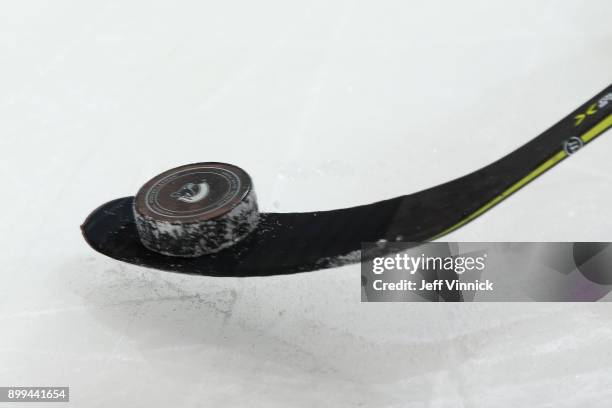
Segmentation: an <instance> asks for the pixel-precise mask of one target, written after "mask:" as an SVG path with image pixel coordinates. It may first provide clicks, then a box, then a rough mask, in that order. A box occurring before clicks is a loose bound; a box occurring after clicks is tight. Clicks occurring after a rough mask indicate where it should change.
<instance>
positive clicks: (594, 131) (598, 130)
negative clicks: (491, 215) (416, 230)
mask: <svg viewBox="0 0 612 408" xmlns="http://www.w3.org/2000/svg"><path fill="white" fill-rule="evenodd" d="M610 126H612V115H608V116H607V117H606V118H605V119H604V120H602V121H601V122H599V123H598V124H597V125H595V126H594V127H593V128H591V129H590V130H589V131H588V132H586V133H585V134H584V135H582V136H581V137H580V139H581V140H582V141H583V142H584V143H588V142H589V141H591V140H593V139H594V138H596V137H597V136H599V135H600V134H602V133H603V132H605V131H606V130H607V129H608V128H609V127H610ZM566 157H567V153H565V150H561V151H559V152H557V153H555V155H554V156H553V157H551V158H550V159H548V160H546V161H545V162H544V163H542V164H540V165H539V166H538V167H536V168H535V169H534V170H532V171H531V172H530V173H529V174H527V175H526V176H525V177H523V178H522V179H520V180H519V181H517V182H516V183H514V184H513V185H511V186H510V187H509V188H508V189H506V190H504V191H503V192H502V193H501V194H500V195H498V196H497V197H495V198H494V199H492V200H491V201H489V202H488V203H486V204H485V205H483V206H482V207H480V208H479V209H477V210H476V211H474V212H473V213H472V214H470V215H468V216H467V217H465V218H464V219H462V220H461V221H459V222H458V223H457V224H455V225H453V226H452V227H450V228H447V229H446V230H444V231H442V232H441V233H439V234H438V235H436V236H434V237H433V238H431V239H430V240H431V241H433V240H436V239H438V238H440V237H442V236H444V235H446V234H448V233H450V232H452V231H454V230H456V229H457V228H460V227H462V226H464V225H465V224H467V223H468V222H470V221H472V220H473V219H475V218H477V217H479V216H480V215H482V214H483V213H485V212H487V211H488V210H490V209H491V208H493V207H495V206H496V205H497V204H499V203H500V202H501V201H503V200H504V199H506V198H507V197H508V196H510V195H511V194H513V193H515V192H516V191H518V190H519V189H521V188H522V187H524V186H525V185H526V184H528V183H529V182H530V181H532V180H533V179H535V178H536V177H538V176H540V175H541V174H542V173H544V172H545V171H546V170H548V169H550V168H551V167H553V166H555V165H556V164H557V163H559V162H560V161H561V160H563V159H565V158H566Z"/></svg>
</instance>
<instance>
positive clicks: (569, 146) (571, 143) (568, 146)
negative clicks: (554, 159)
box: [563, 136, 584, 155]
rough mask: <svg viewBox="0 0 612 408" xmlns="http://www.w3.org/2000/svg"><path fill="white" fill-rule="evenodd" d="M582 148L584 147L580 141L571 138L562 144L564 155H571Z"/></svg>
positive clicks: (573, 137) (576, 138)
mask: <svg viewBox="0 0 612 408" xmlns="http://www.w3.org/2000/svg"><path fill="white" fill-rule="evenodd" d="M582 146H584V142H583V141H582V139H580V138H579V137H576V136H572V137H570V138H569V139H567V140H566V141H565V142H564V143H563V150H565V153H567V154H568V155H571V154H574V153H576V152H577V151H578V150H580V148H581V147H582Z"/></svg>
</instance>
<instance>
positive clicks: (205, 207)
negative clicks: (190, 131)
mask: <svg viewBox="0 0 612 408" xmlns="http://www.w3.org/2000/svg"><path fill="white" fill-rule="evenodd" d="M249 189H250V183H248V182H247V180H245V179H244V176H241V175H239V174H237V173H236V172H234V171H233V169H231V168H229V167H221V166H219V167H216V166H213V165H211V166H197V167H195V166H194V167H188V168H179V169H176V170H175V171H172V172H170V173H166V174H164V175H163V176H162V177H159V178H158V179H157V180H155V181H154V182H153V183H151V184H150V185H149V186H148V187H147V189H146V190H145V192H144V193H145V194H144V200H143V201H144V205H145V207H146V210H147V211H148V212H149V213H152V214H155V215H157V216H163V217H168V218H173V219H177V220H179V219H183V218H193V217H197V218H198V219H200V218H204V219H207V218H209V217H215V216H217V215H218V214H221V213H225V212H227V211H229V210H230V209H231V208H233V206H235V205H236V204H237V203H239V202H240V201H241V200H242V199H243V198H244V196H245V194H246V193H248V191H249Z"/></svg>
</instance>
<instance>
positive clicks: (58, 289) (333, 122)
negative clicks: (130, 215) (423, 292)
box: [0, 0, 612, 408]
mask: <svg viewBox="0 0 612 408" xmlns="http://www.w3.org/2000/svg"><path fill="white" fill-rule="evenodd" d="M611 16H612V2H610V1H609V0H592V1H589V2H585V1H578V0H567V1H539V2H538V1H531V0H520V1H518V0H517V1H511V2H510V1H506V2H502V1H475V0H464V1H460V2H459V1H456V2H454V1H385V0H382V1H369V2H366V1H331V0H326V1H321V0H313V1H304V2H289V1H280V0H276V1H272V0H261V1H257V2H254V1H245V0H237V1H230V2H222V1H215V2H210V1H182V2H176V1H158V0H155V1H133V0H127V1H126V0H124V1H117V0H111V1H105V2H102V1H100V2H86V1H77V0H55V1H41V0H32V1H21V2H20V1H12V2H3V3H2V4H1V5H0V176H1V177H0V181H1V183H0V186H1V187H0V202H1V204H0V206H1V207H0V208H1V210H2V211H0V225H1V226H2V229H1V231H0V265H2V266H1V267H0V279H1V280H0V386H10V385H56V386H70V387H71V400H72V402H71V403H70V406H74V407H170V406H176V407H196V406H205V407H243V406H249V407H267V408H269V407H316V406H329V407H332V406H333V407H436V408H439V407H553V406H554V407H556V408H558V407H582V406H588V407H609V406H610V405H611V403H610V400H611V399H612V388H611V387H610V378H612V368H611V365H612V352H611V351H610V343H611V341H612V306H610V305H609V304H606V303H601V304H535V303H531V304H529V303H528V304H488V303H476V304H459V305H457V304H361V303H360V291H359V267H358V266H349V267H343V268H338V269H333V270H325V271H320V272H314V273H305V274H300V275H294V276H281V277H270V278H253V279H221V278H208V277H198V276H184V275H178V274H170V273H163V272H159V271H155V270H149V269H145V268H141V267H136V266H132V265H127V264H122V263H120V262H117V261H115V260H113V259H109V258H106V257H104V256H102V255H100V254H98V253H96V252H94V251H92V250H91V249H90V248H89V247H88V246H87V245H86V243H85V242H84V241H83V239H82V237H81V234H80V231H79V225H80V223H81V222H82V221H83V220H84V218H85V217H86V215H87V214H88V213H89V212H90V211H91V210H93V209H94V208H95V207H96V206H98V205H99V204H101V203H103V202H105V201H108V200H110V199H113V198H116V197H121V196H126V195H132V194H134V193H135V192H136V191H137V189H138V188H139V187H140V185H141V184H142V183H143V182H144V181H146V180H148V179H149V178H150V177H151V176H153V175H155V174H157V173H159V172H161V171H163V170H166V169H168V168H171V167H174V166H177V165H181V164H185V163H190V162H197V161H227V162H230V163H235V164H237V165H239V166H241V167H243V168H245V169H246V170H247V171H249V172H250V174H251V175H252V176H253V178H254V181H255V185H256V189H257V193H258V198H259V203H260V206H261V208H262V210H264V211H308V210H313V209H331V208H339V207H343V206H350V205H356V204H362V203H368V202H372V201H376V200H380V199H383V198H389V197H393V196H396V195H398V194H403V193H408V192H413V191H418V190H419V189H422V188H425V187H429V186H432V185H436V184H439V183H441V182H443V181H446V180H449V179H451V178H454V177H456V176H458V175H461V174H464V173H466V172H469V171H472V170H474V169H476V168H479V167H481V166H483V165H485V164H487V163H488V162H490V161H491V160H494V159H496V158H499V157H501V156H503V155H505V154H506V153H508V152H509V151H510V150H512V149H514V148H516V147H518V146H519V145H521V144H522V143H524V142H526V141H528V140H530V139H531V138H532V137H534V136H536V135H537V134H538V133H540V132H541V131H543V130H544V129H546V128H547V127H549V126H550V125H552V124H553V123H555V122H556V121H557V120H558V119H560V118H561V117H563V116H565V115H566V114H568V113H569V112H570V111H571V110H573V109H574V108H575V107H577V106H578V105H579V104H581V103H582V102H583V101H585V100H586V99H588V98H590V97H591V96H592V95H594V94H595V93H596V92H598V91H599V90H601V89H603V88H604V87H605V86H607V85H608V84H609V83H610V80H611V79H612V75H611V73H612V52H611V51H612V24H610V17H611ZM611 151H612V134H610V133H608V134H605V135H603V136H602V137H600V138H599V139H598V140H596V141H594V142H593V144H592V145H590V146H588V147H587V148H585V149H584V150H583V151H580V152H579V153H578V154H576V155H575V156H574V157H572V158H571V160H567V161H565V162H564V163H562V164H561V165H559V166H558V167H556V168H554V169H553V170H551V171H550V172H549V173H547V174H546V175H544V176H543V177H542V178H540V179H538V180H537V181H535V182H534V183H532V184H531V185H529V186H528V187H526V188H525V189H523V190H522V191H520V192H519V193H517V195H515V196H513V197H512V198H510V199H509V200H507V201H506V202H504V203H502V204H501V205H499V206H498V207H497V208H495V209H494V210H493V211H491V212H489V213H487V214H485V215H484V216H482V217H481V218H479V219H478V220H476V221H474V222H472V223H471V224H469V225H468V226H466V227H464V228H462V229H460V230H458V231H457V232H455V233H453V234H452V235H451V236H449V237H448V239H451V240H460V241H461V240H463V241H511V240H516V241H521V240H524V241H581V240H585V241H599V240H601V241H612V216H611V215H612V213H611V211H612V210H611V209H612V205H611V204H612V188H610V187H611V182H612V175H611V174H612V161H611V160H610V152H611ZM32 406H33V405H32ZM44 406H47V405H44Z"/></svg>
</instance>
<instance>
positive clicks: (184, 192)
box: [170, 180, 210, 203]
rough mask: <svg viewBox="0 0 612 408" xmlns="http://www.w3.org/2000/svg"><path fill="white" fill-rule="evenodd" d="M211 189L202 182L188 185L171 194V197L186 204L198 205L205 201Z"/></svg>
mask: <svg viewBox="0 0 612 408" xmlns="http://www.w3.org/2000/svg"><path fill="white" fill-rule="evenodd" d="M209 190H210V187H208V183H207V182H206V181H204V180H202V182H200V183H198V184H195V183H187V184H185V185H184V186H183V187H181V188H180V189H179V190H177V191H175V192H174V193H172V194H170V197H172V198H176V199H177V200H179V201H183V202H186V203H197V202H198V201H200V200H203V199H204V198H205V197H206V196H207V195H208V191H209Z"/></svg>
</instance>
